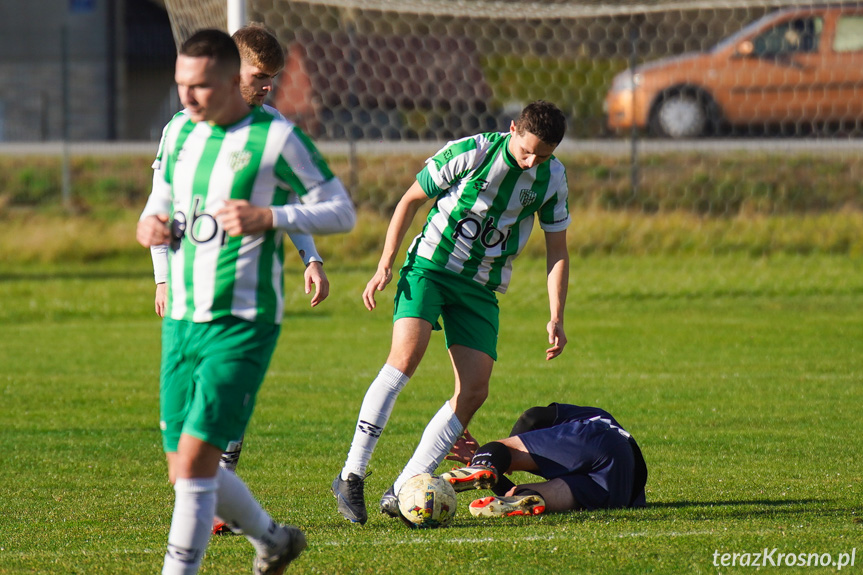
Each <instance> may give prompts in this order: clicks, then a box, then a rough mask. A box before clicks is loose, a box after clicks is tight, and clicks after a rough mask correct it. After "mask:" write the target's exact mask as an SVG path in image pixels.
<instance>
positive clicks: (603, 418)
mask: <svg viewBox="0 0 863 575" xmlns="http://www.w3.org/2000/svg"><path fill="white" fill-rule="evenodd" d="M446 458H447V459H449V460H452V461H460V462H462V463H469V465H468V466H467V467H461V468H456V469H453V470H452V471H448V472H445V473H442V474H441V478H442V479H445V480H446V481H449V482H450V483H451V484H452V486H453V488H454V489H455V490H456V492H460V491H467V490H469V489H491V490H492V491H493V492H494V493H495V495H496V496H494V497H483V498H481V499H477V500H476V501H473V502H471V504H470V512H471V514H472V515H476V516H478V517H505V516H508V515H539V514H540V513H545V512H560V511H571V510H591V509H610V508H616V507H644V506H645V504H646V503H645V497H644V485H645V483H646V482H647V465H646V464H645V462H644V457H642V455H641V449H639V447H638V444H637V443H636V442H635V439H634V438H633V437H632V436H631V435H630V434H629V433H628V432H627V431H626V430H625V429H623V427H621V425H620V424H619V423H618V422H617V421H616V420H615V419H614V417H612V415H611V414H610V413H608V412H607V411H604V410H602V409H599V408H598V407H580V406H577V405H570V404H566V403H552V404H550V405H549V406H547V407H532V408H530V409H528V410H527V411H525V412H524V413H523V414H522V415H521V417H519V418H518V420H517V421H516V422H515V425H514V426H513V428H512V432H511V433H510V436H509V437H507V438H505V439H499V440H497V441H492V442H489V443H486V444H485V445H482V446H479V444H478V442H477V441H476V439H474V438H473V437H472V436H471V434H470V433H469V432H468V431H467V430H465V432H464V435H463V436H462V437H461V438H459V440H458V441H457V442H456V443H455V445H453V449H452V452H451V454H450V455H448V456H447V457H446ZM513 471H528V472H530V473H533V474H535V475H538V476H540V477H542V478H543V479H545V481H541V482H538V483H525V484H522V485H515V484H514V483H513V482H512V481H511V480H510V479H509V478H507V477H504V475H503V474H504V473H512V472H513Z"/></svg>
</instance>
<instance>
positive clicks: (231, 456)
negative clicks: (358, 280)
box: [150, 22, 355, 534]
mask: <svg viewBox="0 0 863 575" xmlns="http://www.w3.org/2000/svg"><path fill="white" fill-rule="evenodd" d="M231 37H232V38H233V39H234V43H235V44H236V45H237V49H238V50H239V52H240V93H241V94H242V95H243V99H244V100H245V101H246V103H247V104H248V105H249V107H252V108H254V107H261V108H263V109H264V110H266V111H267V112H269V113H270V114H273V115H274V116H277V117H278V118H281V119H285V118H284V116H282V114H281V113H280V112H279V111H278V110H276V109H275V108H273V107H271V106H267V105H265V104H264V100H265V99H266V97H267V96H268V95H269V93H270V91H271V90H272V88H273V80H274V79H275V77H276V76H278V75H279V73H281V71H282V69H283V68H284V65H285V55H284V50H283V49H282V46H281V44H280V43H279V41H278V39H277V38H276V37H275V36H274V35H273V34H272V32H270V31H269V30H268V29H267V28H266V27H264V26H263V25H262V24H259V23H255V22H253V23H250V24H248V25H246V26H243V27H242V28H240V29H239V30H237V31H236V32H234V34H233V35H232V36H231ZM182 113H187V112H186V111H185V110H184V111H183V112H182ZM167 128H168V127H167V126H166V127H165V129H164V130H163V132H162V141H160V143H159V153H158V155H157V157H156V160H155V161H154V162H153V186H154V187H156V188H158V187H163V186H165V185H166V182H165V166H166V163H164V162H162V149H163V146H164V137H165V134H166V133H167ZM293 135H294V136H296V138H297V140H298V142H299V143H300V144H301V145H302V146H305V147H306V148H307V150H306V154H305V157H303V156H299V157H300V159H301V160H302V161H305V162H306V163H310V162H311V161H312V160H311V159H312V158H320V155H319V154H318V151H317V149H316V148H315V146H314V144H313V143H312V141H311V140H310V139H309V138H308V137H306V136H305V134H303V133H302V131H301V130H300V129H299V128H298V127H296V126H295V127H294V129H293ZM319 161H321V162H322V161H323V160H319ZM323 166H324V168H325V170H326V171H327V172H328V171H329V168H327V167H326V164H323ZM320 177H321V178H323V176H320ZM337 181H338V180H337ZM333 189H334V192H335V193H334V194H333V196H332V197H331V198H330V199H328V200H327V201H328V202H329V203H330V204H331V205H333V206H334V207H335V208H336V209H337V210H338V212H336V213H335V214H334V215H335V216H337V217H335V218H332V222H331V223H327V221H324V222H321V218H319V217H305V218H303V217H298V218H296V221H295V223H294V224H293V226H292V227H290V228H288V229H286V230H285V231H286V232H287V233H288V236H289V237H290V238H291V241H292V242H293V244H294V246H295V247H296V248H297V251H298V252H299V254H300V258H302V260H303V263H304V264H305V265H306V269H305V271H304V273H303V280H304V288H305V292H306V293H311V289H312V286H314V288H315V293H314V295H313V296H312V300H311V305H312V307H315V306H317V305H318V304H319V303H321V302H322V301H323V300H325V299H326V298H327V295H328V294H329V280H328V279H327V276H326V273H324V269H323V259H322V258H321V257H320V255H319V254H318V251H317V249H316V247H315V242H314V239H313V238H312V236H311V235H310V232H311V231H312V230H317V231H318V232H321V230H324V231H326V232H343V231H349V230H350V228H351V227H353V223H354V220H355V215H354V211H353V204H352V203H351V201H350V198H349V197H348V194H347V191H346V190H345V189H344V188H341V189H340V188H339V187H338V186H334V188H333ZM291 199H292V200H297V199H298V198H297V197H296V195H295V194H294V195H292V196H291ZM301 215H302V213H301ZM322 224H323V225H322ZM324 225H325V226H330V227H329V228H324V227H323V226H324ZM150 252H151V254H152V258H153V271H154V276H155V281H156V297H155V310H156V313H157V314H158V315H159V317H165V309H166V307H167V303H168V283H167V282H168V246H165V245H159V246H152V247H151V248H150ZM242 448H243V438H240V439H239V440H237V441H232V442H231V443H230V445H228V448H227V450H226V451H225V452H224V453H223V454H222V458H221V461H220V463H219V465H221V466H222V467H224V468H225V469H227V470H228V471H235V470H236V468H237V464H238V463H239V460H240V454H241V452H242ZM230 532H231V530H230V527H229V526H228V525H227V524H226V523H225V522H224V521H222V520H221V519H220V518H219V517H216V519H215V521H214V522H213V533H214V534H222V533H230Z"/></svg>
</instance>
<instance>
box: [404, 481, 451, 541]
mask: <svg viewBox="0 0 863 575" xmlns="http://www.w3.org/2000/svg"><path fill="white" fill-rule="evenodd" d="M398 500H399V510H400V511H401V512H402V516H403V517H404V518H405V519H407V520H408V521H410V522H411V523H412V524H414V525H415V526H416V527H426V528H434V527H446V526H447V525H448V524H449V522H450V521H452V518H453V517H454V516H455V509H456V499H455V490H454V489H453V488H452V485H450V484H449V483H447V482H446V481H444V480H443V479H441V478H440V477H435V476H434V475H430V474H428V473H421V474H420V475H414V476H413V477H411V478H410V479H408V480H407V481H406V482H405V484H404V485H402V487H401V489H399V493H398Z"/></svg>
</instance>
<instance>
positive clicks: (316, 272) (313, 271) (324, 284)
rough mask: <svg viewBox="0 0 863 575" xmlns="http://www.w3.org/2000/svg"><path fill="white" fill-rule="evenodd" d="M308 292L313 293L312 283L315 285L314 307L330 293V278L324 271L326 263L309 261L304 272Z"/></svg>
mask: <svg viewBox="0 0 863 575" xmlns="http://www.w3.org/2000/svg"><path fill="white" fill-rule="evenodd" d="M303 279H304V280H305V288H306V293H307V294H309V293H312V284H314V286H315V295H314V296H313V297H312V307H315V306H316V305H318V304H319V303H321V302H322V301H324V300H325V299H327V296H328V295H330V280H328V279H327V274H326V273H324V265H323V264H322V263H321V262H309V265H307V266H306V271H305V272H304V273H303Z"/></svg>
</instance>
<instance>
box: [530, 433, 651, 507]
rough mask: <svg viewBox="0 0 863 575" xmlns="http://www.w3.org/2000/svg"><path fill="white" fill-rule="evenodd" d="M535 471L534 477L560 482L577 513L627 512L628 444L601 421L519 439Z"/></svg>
mask: <svg viewBox="0 0 863 575" xmlns="http://www.w3.org/2000/svg"><path fill="white" fill-rule="evenodd" d="M518 437H519V438H521V440H522V442H523V443H524V445H525V447H526V448H527V450H528V452H529V453H530V454H531V455H532V456H533V459H534V461H536V464H537V465H538V466H539V469H538V470H537V471H534V472H533V473H535V474H536V475H539V476H540V477H542V478H544V479H547V480H550V479H561V480H563V481H564V482H566V484H567V485H568V486H569V489H570V490H571V491H572V495H573V497H574V498H575V502H576V509H587V510H591V509H607V508H615V507H627V506H629V504H630V500H631V499H632V483H633V476H634V467H635V458H634V456H633V453H632V447H630V444H629V440H628V439H627V437H626V436H625V435H623V434H622V433H621V432H620V431H618V430H617V429H616V428H614V427H611V426H609V424H608V423H606V422H603V421H573V422H569V423H562V424H560V425H556V426H554V427H550V428H547V429H538V430H535V431H528V432H526V433H522V434H521V435H519V436H518Z"/></svg>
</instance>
